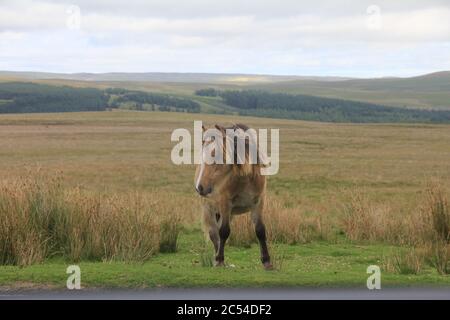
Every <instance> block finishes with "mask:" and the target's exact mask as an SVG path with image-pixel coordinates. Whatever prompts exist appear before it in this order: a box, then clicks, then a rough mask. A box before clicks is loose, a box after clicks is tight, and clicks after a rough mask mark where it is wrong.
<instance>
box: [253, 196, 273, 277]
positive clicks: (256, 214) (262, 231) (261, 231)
mask: <svg viewBox="0 0 450 320" xmlns="http://www.w3.org/2000/svg"><path fill="white" fill-rule="evenodd" d="M263 210H264V202H263V200H261V201H260V203H259V204H258V205H257V206H256V208H255V209H254V210H252V212H251V215H252V221H253V223H254V225H255V233H256V237H257V238H258V241H259V246H260V250H261V262H262V264H263V266H264V268H265V269H266V270H272V269H273V267H272V263H271V262H270V255H269V249H268V248H267V238H266V226H265V225H264V222H263V219H262V212H263Z"/></svg>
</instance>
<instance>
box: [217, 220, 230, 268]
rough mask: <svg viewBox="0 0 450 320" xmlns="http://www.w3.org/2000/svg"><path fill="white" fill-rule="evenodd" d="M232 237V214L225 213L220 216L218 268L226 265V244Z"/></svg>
mask: <svg viewBox="0 0 450 320" xmlns="http://www.w3.org/2000/svg"><path fill="white" fill-rule="evenodd" d="M229 236H230V213H229V212H223V213H221V214H220V227H219V239H220V240H219V248H218V250H217V253H216V266H224V265H225V262H224V261H225V253H224V252H225V243H226V242H227V239H228V237H229Z"/></svg>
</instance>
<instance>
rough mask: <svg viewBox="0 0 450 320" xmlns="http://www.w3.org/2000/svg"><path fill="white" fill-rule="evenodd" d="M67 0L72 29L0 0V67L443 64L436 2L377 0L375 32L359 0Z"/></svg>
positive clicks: (446, 10)
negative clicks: (76, 25) (76, 26)
mask: <svg viewBox="0 0 450 320" xmlns="http://www.w3.org/2000/svg"><path fill="white" fill-rule="evenodd" d="M74 2H75V3H76V4H77V5H79V6H80V9H81V28H80V30H70V29H69V28H68V27H67V21H68V19H69V18H70V15H69V14H68V12H67V8H68V6H69V5H70V4H72V3H71V2H64V1H51V0H47V1H43V0H38V1H30V0H18V1H17V0H16V1H11V0H7V1H0V69H11V68H16V69H22V70H25V69H34V70H42V71H61V72H64V71H72V72H76V71H93V72H103V71H201V72H255V73H274V74H276V73H285V74H322V75H323V74H333V75H367V76H370V75H373V74H375V73H376V74H379V73H384V75H404V74H407V73H408V70H411V72H412V71H414V72H417V71H419V70H422V71H423V72H428V71H434V70H439V69H446V68H450V66H449V63H448V58H447V57H448V56H450V47H449V45H448V44H449V43H450V6H449V5H448V3H447V2H445V1H438V0H435V1H425V0H424V1H414V0H410V1H404V0H398V1H395V4H393V2H392V1H385V0H380V1H378V5H379V6H380V8H381V13H382V16H381V18H382V20H381V24H380V28H378V29H376V30H372V29H370V28H368V26H367V19H368V16H367V14H366V8H367V6H368V5H369V4H370V1H367V2H366V1H365V0H363V1H351V0H341V1H329V0H317V1H315V2H314V3H311V2H308V3H305V2H302V1H298V0H296V1H294V0H285V1H283V5H281V4H280V3H279V1H261V0H260V1H254V0H251V1H245V2H243V1H237V0H228V1H214V5H212V4H211V2H210V1H206V0H190V1H183V2H180V1H177V2H174V0H166V1H163V0H161V1H156V0H150V1H143V0H134V1H127V2H123V1H115V0H113V1H87V0H79V1H74ZM430 56H432V57H433V59H430V58H429V57H430ZM446 61H447V62H446ZM396 70H397V71H396ZM392 72H399V73H401V74H392Z"/></svg>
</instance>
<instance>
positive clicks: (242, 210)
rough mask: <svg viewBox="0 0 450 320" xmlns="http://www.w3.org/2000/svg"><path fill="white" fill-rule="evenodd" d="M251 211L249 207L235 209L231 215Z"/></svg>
mask: <svg viewBox="0 0 450 320" xmlns="http://www.w3.org/2000/svg"><path fill="white" fill-rule="evenodd" d="M250 210H251V208H249V207H233V209H231V214H243V213H246V212H249V211H250Z"/></svg>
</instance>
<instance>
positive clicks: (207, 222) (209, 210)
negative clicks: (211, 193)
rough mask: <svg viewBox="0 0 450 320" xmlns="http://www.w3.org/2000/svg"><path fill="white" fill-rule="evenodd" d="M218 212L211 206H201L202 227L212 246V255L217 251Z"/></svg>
mask: <svg viewBox="0 0 450 320" xmlns="http://www.w3.org/2000/svg"><path fill="white" fill-rule="evenodd" d="M218 211H219V210H218V209H217V208H214V207H212V206H208V205H204V206H203V226H204V228H205V231H206V232H207V233H208V236H209V239H210V240H211V242H212V243H213V245H214V254H215V255H217V252H218V251H219V226H218V225H217V223H218V216H219V212H218Z"/></svg>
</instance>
